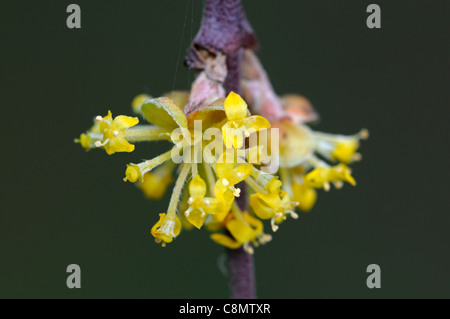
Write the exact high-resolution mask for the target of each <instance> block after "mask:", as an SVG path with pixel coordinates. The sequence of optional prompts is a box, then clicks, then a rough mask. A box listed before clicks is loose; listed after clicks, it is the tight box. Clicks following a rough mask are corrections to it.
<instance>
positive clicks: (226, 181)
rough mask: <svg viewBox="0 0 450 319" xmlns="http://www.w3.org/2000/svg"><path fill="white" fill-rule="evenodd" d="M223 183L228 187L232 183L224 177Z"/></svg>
mask: <svg viewBox="0 0 450 319" xmlns="http://www.w3.org/2000/svg"><path fill="white" fill-rule="evenodd" d="M222 185H223V186H225V187H227V186H228V185H230V182H229V181H228V180H227V179H226V178H223V179H222Z"/></svg>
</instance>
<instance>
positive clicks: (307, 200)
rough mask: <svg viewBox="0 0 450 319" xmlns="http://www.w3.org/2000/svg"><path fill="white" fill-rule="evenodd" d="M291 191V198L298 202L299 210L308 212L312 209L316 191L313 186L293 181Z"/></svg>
mask: <svg viewBox="0 0 450 319" xmlns="http://www.w3.org/2000/svg"><path fill="white" fill-rule="evenodd" d="M292 192H293V195H294V196H293V200H294V201H296V202H298V203H299V205H298V206H297V207H298V208H299V209H300V210H302V211H304V212H308V211H310V210H311V209H312V207H313V206H314V204H315V202H316V200H317V192H316V191H315V190H314V189H313V188H311V187H307V186H306V185H301V184H298V183H293V184H292Z"/></svg>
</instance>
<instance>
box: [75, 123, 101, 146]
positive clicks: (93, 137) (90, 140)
mask: <svg viewBox="0 0 450 319" xmlns="http://www.w3.org/2000/svg"><path fill="white" fill-rule="evenodd" d="M102 137H103V135H102V134H101V133H100V123H99V122H97V121H96V122H95V123H94V125H92V127H91V128H90V129H89V130H88V131H87V132H86V133H82V134H81V135H80V138H79V139H75V143H80V144H81V147H82V148H84V149H85V150H86V151H89V150H91V149H93V148H95V147H96V146H95V142H97V141H99V140H101V139H102Z"/></svg>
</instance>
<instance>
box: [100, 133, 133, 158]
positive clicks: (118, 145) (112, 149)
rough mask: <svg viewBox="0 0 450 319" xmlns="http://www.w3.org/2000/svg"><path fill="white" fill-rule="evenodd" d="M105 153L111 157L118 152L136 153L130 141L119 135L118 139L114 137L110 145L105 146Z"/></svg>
mask: <svg viewBox="0 0 450 319" xmlns="http://www.w3.org/2000/svg"><path fill="white" fill-rule="evenodd" d="M104 148H105V151H106V153H108V154H109V155H111V154H114V153H116V152H128V153H129V152H133V151H134V145H133V144H130V143H128V141H127V140H126V139H125V138H124V137H123V136H120V135H118V136H117V137H113V138H112V139H111V140H110V141H109V143H107V144H106V145H105V146H104Z"/></svg>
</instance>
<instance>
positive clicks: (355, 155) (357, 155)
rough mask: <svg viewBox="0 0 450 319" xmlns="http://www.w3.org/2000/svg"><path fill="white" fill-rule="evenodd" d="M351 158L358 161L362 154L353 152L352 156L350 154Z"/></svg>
mask: <svg viewBox="0 0 450 319" xmlns="http://www.w3.org/2000/svg"><path fill="white" fill-rule="evenodd" d="M352 160H353V161H354V162H359V161H360V160H362V155H361V154H360V153H355V154H353V156H352Z"/></svg>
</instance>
